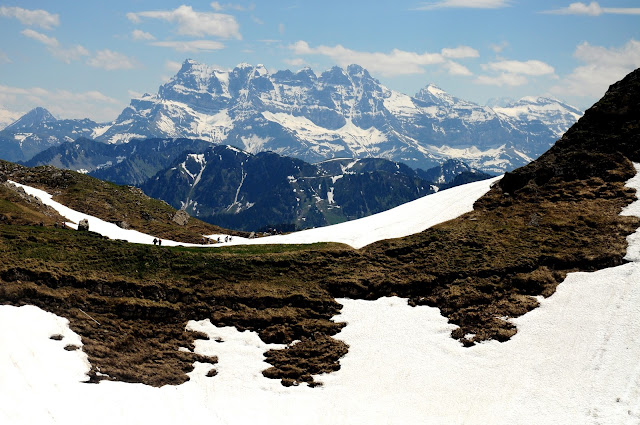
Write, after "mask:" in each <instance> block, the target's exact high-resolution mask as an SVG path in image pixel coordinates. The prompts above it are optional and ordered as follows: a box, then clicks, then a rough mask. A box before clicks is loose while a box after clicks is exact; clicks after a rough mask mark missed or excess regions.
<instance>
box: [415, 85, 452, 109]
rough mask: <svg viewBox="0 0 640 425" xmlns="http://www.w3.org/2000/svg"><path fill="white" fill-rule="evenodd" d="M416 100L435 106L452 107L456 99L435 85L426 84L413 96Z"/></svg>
mask: <svg viewBox="0 0 640 425" xmlns="http://www.w3.org/2000/svg"><path fill="white" fill-rule="evenodd" d="M414 97H415V98H416V99H418V100H422V101H423V102H427V103H434V104H436V105H453V104H454V103H456V101H457V100H458V99H456V98H455V97H453V96H452V95H451V94H449V93H447V92H446V91H444V90H442V89H441V88H440V87H438V86H436V85H435V84H428V85H427V86H426V87H424V88H422V89H420V91H419V92H418V93H416V95H415V96H414Z"/></svg>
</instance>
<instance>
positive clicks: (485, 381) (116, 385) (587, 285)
mask: <svg viewBox="0 0 640 425" xmlns="http://www.w3.org/2000/svg"><path fill="white" fill-rule="evenodd" d="M636 169H637V170H638V171H639V172H640V165H636ZM627 185H628V186H630V187H633V188H636V189H638V190H640V173H639V174H637V175H636V176H635V177H634V178H632V179H631V180H629V182H628V184H627ZM450 190H454V189H450ZM450 190H447V191H446V192H449V191H450ZM446 192H442V193H446ZM430 196H434V195H430ZM413 211H414V214H415V215H429V214H430V210H419V209H417V208H414V209H413ZM622 214H625V215H634V216H640V202H639V201H636V202H634V203H633V204H631V205H630V206H629V207H627V208H626V209H625V210H624V211H623V213H622ZM354 223H355V222H354ZM373 232H374V231H373V230H371V233H373ZM301 233H302V232H301ZM628 241H629V249H628V253H627V257H626V258H627V259H628V260H630V262H629V263H627V264H624V265H622V266H618V267H612V268H608V269H603V270H600V271H597V272H594V273H571V274H569V275H568V276H567V279H566V280H565V281H564V282H563V283H561V284H560V285H559V286H558V289H557V291H556V293H555V294H554V295H552V296H551V297H549V298H547V299H542V298H540V304H541V305H540V307H539V308H537V309H535V310H533V311H531V312H530V313H527V314H526V315H524V316H522V317H520V318H518V319H515V320H513V322H514V323H515V324H516V325H517V326H518V333H517V334H516V335H515V336H514V337H513V338H512V339H511V340H510V341H508V342H505V343H498V342H495V341H492V342H487V343H483V344H479V345H476V346H474V347H471V348H464V347H462V345H461V344H460V343H459V342H458V341H456V340H454V339H452V338H451V337H450V332H451V330H452V329H453V328H454V325H451V324H448V323H447V319H446V318H444V317H443V316H441V315H440V313H439V311H438V309H436V308H433V307H426V306H420V307H410V306H408V305H407V302H406V300H404V299H400V298H383V299H379V300H377V301H362V300H349V299H340V300H338V301H339V302H340V303H342V304H343V306H344V307H343V309H342V313H341V314H340V315H338V316H336V317H335V318H334V320H336V321H345V322H347V323H348V325H347V326H346V327H345V328H344V329H343V330H342V331H341V332H340V333H339V334H338V335H337V338H338V339H342V340H344V341H345V342H346V343H347V344H349V346H350V349H349V352H348V353H347V355H346V356H345V357H344V358H343V359H342V360H341V364H342V368H341V370H340V371H338V372H335V373H332V374H329V375H323V376H320V377H318V380H319V381H321V382H323V383H324V385H323V386H322V387H319V388H309V387H307V386H300V387H290V388H285V387H282V386H281V385H280V384H279V382H278V381H273V380H269V379H266V378H264V377H262V376H261V375H260V371H261V370H262V369H264V368H266V364H265V363H264V362H263V356H262V353H263V352H264V351H265V350H266V349H268V348H271V347H273V345H268V344H264V343H263V342H261V341H260V340H259V338H258V337H257V336H256V334H255V333H252V332H248V331H247V332H238V331H237V330H235V329H233V328H217V327H215V326H213V325H211V323H210V322H208V321H206V320H205V321H199V322H194V321H192V322H189V324H188V327H189V328H191V329H197V330H200V331H203V332H206V333H207V334H209V336H210V340H208V341H204V340H200V341H197V343H196V352H199V353H202V354H208V355H217V356H218V357H219V360H220V363H219V364H218V365H216V366H215V367H216V369H217V370H218V372H219V373H218V375H217V376H215V377H212V378H207V377H206V376H205V375H206V373H207V372H208V370H209V369H210V368H211V366H210V365H207V364H201V363H196V367H195V369H194V371H193V372H191V373H190V377H191V380H190V381H189V382H187V383H185V384H183V385H180V386H165V387H162V388H151V387H148V386H144V385H141V384H127V383H121V382H101V383H100V384H97V385H91V384H85V383H82V380H83V379H85V377H84V375H83V373H84V372H86V371H88V369H89V365H88V363H87V359H86V356H85V355H84V354H83V353H82V351H80V350H77V351H65V350H64V346H65V345H67V344H70V343H71V344H76V345H80V343H79V342H78V340H79V338H78V336H77V335H75V334H74V333H73V332H71V331H70V330H69V329H68V327H67V322H66V320H65V319H62V318H59V317H56V316H54V315H52V314H50V313H46V312H44V311H42V310H40V309H38V308H35V307H32V306H25V307H19V308H18V307H12V306H2V307H0V365H2V366H1V367H2V373H0V397H1V399H2V403H0V423H3V424H4V423H6V424H33V423H38V424H57V423H59V424H65V425H67V424H85V423H92V424H114V423H122V424H130V423H158V424H176V423H190V422H191V421H193V422H194V423H210V424H253V423H256V424H258V423H259V424H283V423H292V424H302V423H304V424H483V425H484V424H505V425H506V424H638V423H640V362H639V361H638V359H640V230H639V231H637V232H636V233H634V234H633V235H631V236H629V238H628ZM53 334H61V335H63V336H64V339H63V340H62V341H54V340H51V339H49V337H50V336H51V335H53ZM217 337H220V338H221V339H222V340H223V341H224V342H222V343H217V342H215V339H216V338H217ZM178 348H179V347H176V349H178ZM96 401H99V403H98V404H96Z"/></svg>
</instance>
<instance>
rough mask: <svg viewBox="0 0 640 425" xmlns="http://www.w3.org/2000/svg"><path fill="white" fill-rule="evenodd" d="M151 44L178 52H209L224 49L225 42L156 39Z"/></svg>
mask: <svg viewBox="0 0 640 425" xmlns="http://www.w3.org/2000/svg"><path fill="white" fill-rule="evenodd" d="M151 44H152V45H153V46H157V47H168V48H170V49H174V50H176V51H178V52H201V51H204V52H208V51H213V50H222V49H224V44H222V43H220V42H219V41H212V40H191V41H154V42H153V43H151Z"/></svg>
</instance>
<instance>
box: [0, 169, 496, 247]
mask: <svg viewBox="0 0 640 425" xmlns="http://www.w3.org/2000/svg"><path fill="white" fill-rule="evenodd" d="M192 177H194V176H192ZM499 178H500V177H495V178H493V179H489V180H482V181H479V182H474V183H469V184H465V185H462V186H456V187H453V188H451V189H447V190H443V191H441V192H438V193H434V194H431V195H427V196H424V197H422V198H419V199H416V200H415V201H411V202H408V203H406V204H403V205H400V206H398V207H396V208H393V209H391V210H388V211H384V212H381V213H378V214H374V215H371V216H368V217H364V218H361V219H358V220H352V221H348V222H345V223H340V224H335V225H333V226H326V227H318V228H315V229H308V230H303V231H300V232H295V233H290V234H288V235H275V236H268V237H263V238H256V239H246V238H241V237H237V236H233V237H232V239H231V241H229V242H225V238H226V237H227V236H228V235H224V234H222V235H218V234H216V235H207V237H209V238H211V239H213V240H217V239H218V238H220V241H221V243H217V244H213V245H198V244H188V243H182V242H176V241H171V240H164V239H163V240H162V245H163V246H176V245H182V246H192V247H203V248H204V247H207V248H211V247H222V246H230V245H249V244H251V245H263V244H308V243H315V242H340V243H344V244H347V245H351V246H352V247H354V248H361V247H363V246H365V245H368V244H370V243H373V242H376V241H379V240H382V239H389V238H399V237H403V236H408V235H412V234H414V233H418V232H421V231H423V230H425V229H427V228H429V227H431V226H435V225H436V224H438V223H442V222H445V221H447V220H451V219H453V218H456V217H458V216H459V215H461V214H464V213H466V212H469V211H471V210H472V209H473V203H474V202H475V201H476V200H477V199H478V198H480V197H481V196H482V195H484V194H485V193H487V192H488V191H489V189H490V188H491V185H492V184H493V183H494V182H496V181H497V180H498V179H499ZM11 183H13V184H15V185H16V186H19V187H21V188H23V189H24V190H25V191H26V192H27V193H28V194H29V195H32V196H36V197H38V198H40V200H41V201H42V202H43V203H44V204H46V205H49V206H51V207H52V208H54V209H55V210H56V211H58V212H59V213H60V215H62V216H64V217H66V218H67V219H69V220H70V222H69V223H67V225H68V226H70V227H72V228H77V227H78V222H79V221H80V220H82V219H85V218H86V219H87V220H88V221H89V230H91V231H93V232H97V233H100V234H101V235H103V236H107V237H109V238H111V239H122V240H126V241H129V242H134V243H143V244H151V243H153V239H154V236H152V235H147V234H144V233H141V232H138V231H137V230H125V229H121V228H120V227H118V226H116V225H115V224H113V223H108V222H106V221H104V220H101V219H99V218H96V217H93V216H90V215H87V214H84V213H81V212H78V211H75V210H72V209H71V208H68V207H65V206H64V205H62V204H60V203H59V202H56V201H54V200H53V199H52V197H51V195H49V194H48V193H47V192H45V191H43V190H40V189H36V188H33V187H30V186H25V185H23V184H19V183H15V182H11Z"/></svg>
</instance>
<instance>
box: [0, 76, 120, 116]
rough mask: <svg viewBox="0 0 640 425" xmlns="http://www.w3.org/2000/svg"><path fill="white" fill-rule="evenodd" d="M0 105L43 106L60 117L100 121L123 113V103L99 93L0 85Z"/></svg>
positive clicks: (13, 108) (26, 108)
mask: <svg viewBox="0 0 640 425" xmlns="http://www.w3.org/2000/svg"><path fill="white" fill-rule="evenodd" d="M0 103H2V104H3V105H6V106H7V107H9V108H10V109H12V110H16V111H17V110H20V111H28V110H30V109H33V108H35V107H36V106H43V107H45V108H47V109H48V110H50V111H51V112H52V113H53V114H54V115H56V116H59V117H61V118H87V117H89V118H92V119H94V120H97V121H107V120H112V119H114V118H115V117H116V116H117V115H118V113H119V112H120V111H121V110H122V108H121V107H120V106H119V105H121V102H119V101H118V100H116V99H114V98H112V97H109V96H106V95H105V94H103V93H101V92H99V91H97V90H89V91H85V92H72V91H69V90H46V89H43V88H41V87H31V88H26V89H25V88H20V87H9V86H3V85H0Z"/></svg>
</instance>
